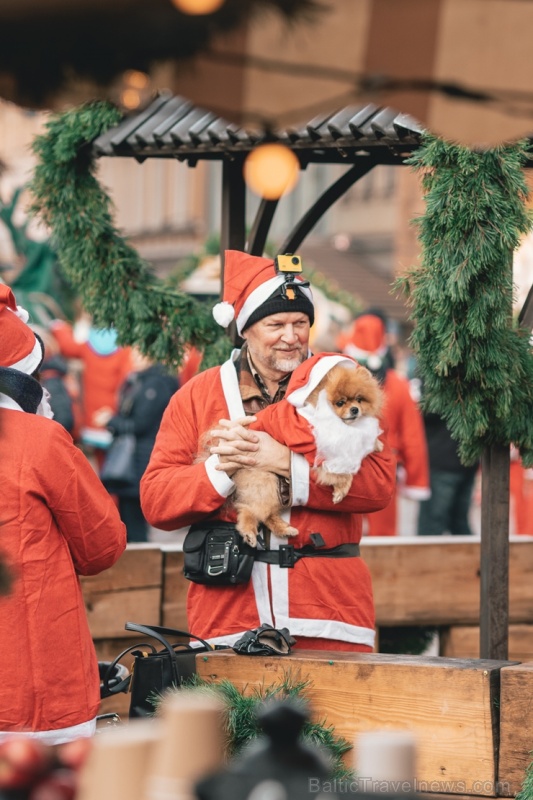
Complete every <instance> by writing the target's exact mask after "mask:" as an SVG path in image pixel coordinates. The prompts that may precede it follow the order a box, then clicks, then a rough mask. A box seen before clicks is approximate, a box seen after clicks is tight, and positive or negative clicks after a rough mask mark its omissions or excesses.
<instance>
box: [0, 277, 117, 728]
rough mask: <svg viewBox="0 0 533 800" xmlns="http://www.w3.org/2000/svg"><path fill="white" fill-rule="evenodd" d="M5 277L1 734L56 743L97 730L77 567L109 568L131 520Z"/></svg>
mask: <svg viewBox="0 0 533 800" xmlns="http://www.w3.org/2000/svg"><path fill="white" fill-rule="evenodd" d="M26 322H27V315H26V314H25V313H24V312H23V310H22V309H20V308H18V307H17V305H16V302H15V298H14V296H13V293H12V292H11V290H10V289H9V288H8V287H7V286H5V285H0V442H1V446H2V457H1V458H0V485H1V486H2V504H1V508H2V511H1V518H2V519H1V523H2V529H1V532H2V536H1V543H0V548H1V551H2V561H5V563H6V566H7V568H8V570H9V572H10V574H11V575H12V578H13V580H12V586H11V589H10V592H9V594H8V595H7V596H2V597H0V637H1V640H2V641H3V642H6V643H9V645H8V646H7V645H6V646H5V647H3V648H2V655H1V656H0V665H1V670H0V671H1V674H2V682H1V685H0V741H2V740H3V739H5V738H9V737H11V736H13V735H15V734H19V733H20V734H22V733H24V734H30V735H32V736H34V737H38V738H39V739H42V740H43V741H45V742H47V743H48V744H59V743H61V742H65V741H69V740H71V739H76V738H79V737H80V736H90V735H92V734H93V733H94V730H95V725H96V722H95V720H96V714H97V711H98V707H99V704H100V678H99V675H98V662H97V658H96V653H95V650H94V645H93V642H92V638H91V634H90V631H89V625H88V622H87V617H86V612H85V605H84V602H83V597H82V592H81V586H80V581H79V578H78V576H79V575H95V574H97V573H99V572H102V570H105V569H107V568H108V567H110V566H112V564H114V563H115V561H116V560H117V559H118V558H119V556H120V555H121V553H122V552H123V550H124V548H125V546H126V530H125V527H124V525H123V524H122V522H121V521H120V518H119V515H118V512H117V510H116V508H115V506H114V504H113V502H112V500H111V499H110V497H109V495H108V494H107V492H106V490H105V489H104V487H103V486H102V484H101V483H100V480H99V479H98V477H97V476H96V475H95V472H94V470H93V468H92V467H91V465H90V464H89V462H88V461H87V459H86V458H85V456H84V455H83V453H82V452H81V451H80V450H79V448H77V447H76V446H75V445H74V443H73V441H72V437H71V436H70V434H68V433H67V431H66V430H65V429H64V428H63V427H62V426H61V425H60V424H59V423H57V422H55V421H54V420H53V419H52V416H53V414H52V411H51V408H50V404H49V402H48V399H49V398H48V396H47V393H46V391H45V390H43V388H42V387H41V385H40V383H39V381H38V380H37V379H36V376H38V371H39V368H40V366H41V363H42V361H43V358H44V348H43V345H42V341H41V340H40V339H39V337H38V336H36V335H35V333H34V332H33V331H32V330H31V328H30V327H29V325H27V324H26Z"/></svg>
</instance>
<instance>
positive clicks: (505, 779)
mask: <svg viewBox="0 0 533 800" xmlns="http://www.w3.org/2000/svg"><path fill="white" fill-rule="evenodd" d="M532 698H533V661H530V662H528V663H525V664H518V665H515V666H508V667H505V668H504V669H502V670H501V688H500V757H499V766H498V780H499V782H500V784H502V785H503V786H504V788H505V787H507V789H508V791H506V792H502V794H507V795H509V796H514V795H515V794H517V793H518V791H519V790H520V788H521V785H522V781H523V779H524V775H525V772H526V769H527V767H528V766H529V765H530V764H531V762H532V761H533V702H532Z"/></svg>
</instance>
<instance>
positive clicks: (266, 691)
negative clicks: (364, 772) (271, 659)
mask: <svg viewBox="0 0 533 800" xmlns="http://www.w3.org/2000/svg"><path fill="white" fill-rule="evenodd" d="M310 685H311V683H310V681H308V680H307V681H304V680H301V678H299V677H298V678H296V679H294V678H293V677H292V675H291V674H290V671H289V672H287V673H286V674H285V675H284V677H283V678H282V679H281V680H279V681H278V682H277V683H275V684H272V685H270V686H262V687H261V688H254V689H253V690H252V691H251V692H250V693H249V694H244V693H243V692H241V691H240V690H239V689H237V687H236V686H235V685H234V684H233V683H231V681H229V680H226V679H224V680H221V681H220V682H218V683H210V682H209V681H205V680H203V679H202V678H200V677H199V676H197V675H196V676H194V677H193V678H192V679H191V681H190V682H189V685H188V689H178V690H170V693H172V691H180V692H183V691H187V690H190V691H195V692H198V691H201V692H208V693H210V694H211V693H214V694H215V695H216V696H217V697H220V698H221V699H222V701H223V703H224V706H225V709H226V713H225V733H226V751H227V756H228V758H234V757H235V756H237V755H239V754H240V753H241V752H242V750H243V748H244V747H246V746H247V745H248V744H249V743H250V742H251V741H252V740H253V739H256V738H257V737H258V736H259V735H260V733H261V731H260V729H259V726H258V724H257V721H256V712H257V709H258V708H259V706H260V705H261V704H262V703H264V702H266V701H268V700H284V699H288V698H290V699H296V700H301V701H302V702H303V703H307V697H306V692H307V690H308V689H309V688H310ZM302 737H303V740H304V741H305V742H307V743H308V744H310V745H315V746H319V747H322V748H324V749H325V751H326V752H327V753H328V754H329V756H330V758H331V761H332V772H333V777H334V778H337V779H338V780H351V779H353V777H354V774H353V772H352V771H351V770H349V769H348V768H347V767H346V765H345V763H344V761H343V759H342V757H343V755H344V754H345V753H347V752H348V751H349V750H351V748H352V745H351V744H350V743H349V742H348V741H347V740H346V739H343V738H342V737H341V736H337V735H336V734H335V731H334V729H333V728H332V727H330V726H327V725H326V723H325V721H319V722H308V723H306V724H305V726H304V729H303V733H302Z"/></svg>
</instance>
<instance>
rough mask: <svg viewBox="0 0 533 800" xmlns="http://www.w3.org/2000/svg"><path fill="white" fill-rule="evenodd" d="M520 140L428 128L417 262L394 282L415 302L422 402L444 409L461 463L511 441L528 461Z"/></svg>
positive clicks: (418, 156)
mask: <svg viewBox="0 0 533 800" xmlns="http://www.w3.org/2000/svg"><path fill="white" fill-rule="evenodd" d="M525 159H526V146H525V144H523V143H522V144H516V145H512V146H505V147H498V148H495V149H494V150H489V151H486V152H482V153H479V152H474V151H472V150H469V149H467V148H464V147H460V146H456V145H452V144H449V143H446V142H444V141H442V140H439V139H436V138H434V137H430V136H428V137H427V138H426V140H425V143H424V145H423V146H422V147H421V148H420V149H419V150H418V151H417V152H416V153H415V154H414V155H413V156H412V157H411V158H410V159H409V161H410V163H411V164H412V165H413V167H414V168H415V169H416V170H418V171H419V172H420V173H421V175H422V185H423V188H424V191H425V202H426V213H425V214H424V216H423V217H421V218H420V219H419V220H417V222H418V224H419V226H420V227H419V240H420V243H421V245H422V259H421V265H420V267H415V268H413V269H411V270H409V271H408V272H407V273H406V275H404V276H403V277H402V278H401V279H400V280H399V281H397V283H396V287H397V288H398V289H400V290H402V291H403V292H404V293H405V294H406V295H407V299H408V302H409V304H410V305H411V307H412V311H411V315H410V318H411V319H412V320H413V321H414V323H415V328H414V332H413V334H412V337H411V345H412V347H413V350H414V352H415V354H416V356H417V358H418V365H419V369H420V373H421V377H422V379H423V382H424V393H423V401H422V403H423V406H424V408H425V409H426V410H427V411H431V412H434V413H436V414H439V415H440V416H441V417H443V418H444V419H445V420H446V422H447V424H448V427H449V429H450V432H451V434H452V436H453V437H454V438H455V439H456V440H457V441H458V442H459V453H460V456H461V460H462V461H463V463H464V464H472V463H475V462H476V461H477V460H478V458H479V457H480V456H481V454H482V452H483V450H484V449H485V448H486V447H489V446H491V445H496V444H498V445H504V446H509V445H510V444H511V443H513V444H515V445H516V447H517V448H518V449H519V450H520V454H521V456H522V460H523V462H524V464H525V465H526V466H530V465H533V414H532V411H533V354H532V352H531V347H530V344H529V339H530V334H531V332H530V331H527V330H525V329H521V328H520V327H519V326H518V325H517V324H516V323H514V322H513V320H512V300H513V291H514V287H513V283H512V257H513V251H514V250H515V249H516V248H517V247H518V245H519V243H520V237H521V235H523V234H525V233H527V232H528V231H529V230H530V229H531V225H532V222H531V217H530V215H529V213H528V211H527V209H526V200H527V195H528V190H527V186H526V182H525V179H524V174H523V164H524V162H525Z"/></svg>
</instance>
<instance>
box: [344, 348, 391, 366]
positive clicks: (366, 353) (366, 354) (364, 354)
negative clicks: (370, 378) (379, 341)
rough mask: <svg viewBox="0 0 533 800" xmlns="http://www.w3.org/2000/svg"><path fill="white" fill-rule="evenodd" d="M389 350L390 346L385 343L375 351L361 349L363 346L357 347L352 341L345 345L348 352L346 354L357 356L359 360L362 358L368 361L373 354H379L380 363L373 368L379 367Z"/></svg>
mask: <svg viewBox="0 0 533 800" xmlns="http://www.w3.org/2000/svg"><path fill="white" fill-rule="evenodd" d="M387 350H388V348H387V346H386V345H383V347H380V348H379V349H378V350H375V351H372V350H361V348H359V347H356V346H355V345H354V344H352V343H351V342H348V344H347V345H345V347H344V352H345V353H346V355H347V356H351V357H352V358H355V360H356V361H359V360H360V359H362V360H363V361H368V359H369V358H372V356H377V358H379V359H380V363H379V364H378V366H377V367H373V369H379V367H380V366H381V362H382V360H383V358H384V356H385V355H386V354H387Z"/></svg>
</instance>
